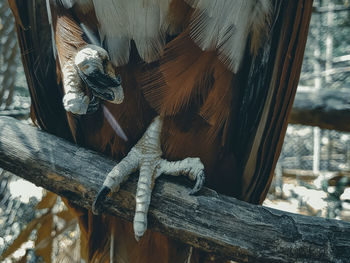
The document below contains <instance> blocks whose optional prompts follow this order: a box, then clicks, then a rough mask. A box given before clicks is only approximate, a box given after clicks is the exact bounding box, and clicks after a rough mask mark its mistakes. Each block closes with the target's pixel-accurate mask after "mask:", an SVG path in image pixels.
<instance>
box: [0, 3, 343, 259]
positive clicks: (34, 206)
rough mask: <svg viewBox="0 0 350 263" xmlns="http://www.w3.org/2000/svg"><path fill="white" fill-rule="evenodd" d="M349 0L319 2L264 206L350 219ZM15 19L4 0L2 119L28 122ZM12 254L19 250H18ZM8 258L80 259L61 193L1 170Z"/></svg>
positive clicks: (0, 244) (1, 250)
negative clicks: (8, 118)
mask: <svg viewBox="0 0 350 263" xmlns="http://www.w3.org/2000/svg"><path fill="white" fill-rule="evenodd" d="M349 35H350V0H315V1H314V9H313V16H312V20H311V25H310V31H309V37H308V42H307V46H306V51H305V58H304V62H303V68H302V73H301V78H300V83H299V87H298V91H297V96H296V100H295V103H294V106H293V111H292V114H291V117H290V124H289V126H288V130H287V134H286V137H285V142H284V146H283V150H282V153H281V156H280V159H279V161H278V164H277V168H276V171H275V177H274V180H273V183H272V185H271V189H270V192H269V195H268V198H267V200H266V201H265V203H264V205H266V206H269V207H273V208H277V209H280V210H285V211H289V212H294V213H300V214H305V215H313V216H322V217H328V218H336V219H341V220H347V221H350V133H349V132H350V37H349ZM29 107H30V98H29V93H28V90H27V87H26V82H25V77H24V72H23V68H22V65H21V59H20V54H19V50H18V46H17V38H16V33H15V30H14V24H13V17H12V14H11V12H10V10H9V7H8V4H7V1H3V0H1V1H0V116H11V117H15V118H17V119H20V120H22V121H24V122H27V123H30V121H29ZM13 252H15V253H13ZM1 254H2V255H3V256H4V255H6V256H8V257H7V259H6V260H5V262H80V258H79V231H78V228H77V225H76V222H75V220H74V219H73V218H72V217H71V216H70V215H69V214H68V213H67V212H66V208H65V206H64V205H63V203H62V202H61V201H60V198H57V196H55V195H52V194H51V193H47V192H46V191H44V190H43V189H41V188H38V187H36V186H34V185H33V184H31V183H29V182H26V181H24V180H23V179H20V178H19V177H16V176H15V175H13V174H10V173H8V172H6V171H4V170H2V169H1V168H0V255H1Z"/></svg>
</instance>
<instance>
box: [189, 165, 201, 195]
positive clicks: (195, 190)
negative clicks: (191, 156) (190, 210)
mask: <svg viewBox="0 0 350 263" xmlns="http://www.w3.org/2000/svg"><path fill="white" fill-rule="evenodd" d="M204 182H205V175H204V172H203V171H201V172H200V173H198V174H197V177H196V184H195V185H194V187H193V188H192V190H191V191H190V192H189V195H194V194H196V193H198V192H199V191H200V190H201V189H202V187H203V185H204Z"/></svg>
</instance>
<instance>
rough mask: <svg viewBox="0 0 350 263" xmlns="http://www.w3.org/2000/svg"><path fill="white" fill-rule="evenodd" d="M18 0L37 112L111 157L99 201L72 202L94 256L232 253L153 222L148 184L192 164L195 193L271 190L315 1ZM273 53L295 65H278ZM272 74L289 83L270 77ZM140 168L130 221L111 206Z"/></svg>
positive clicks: (246, 196)
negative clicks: (205, 247) (113, 195)
mask: <svg viewBox="0 0 350 263" xmlns="http://www.w3.org/2000/svg"><path fill="white" fill-rule="evenodd" d="M9 4H10V7H11V9H12V12H13V14H14V16H15V20H16V28H17V33H18V38H19V43H20V47H21V52H22V60H23V64H24V68H25V73H26V77H27V81H28V86H29V90H30V95H31V99H32V106H31V117H32V119H33V122H34V123H36V124H37V125H38V126H40V127H41V128H42V129H44V130H46V131H48V132H50V133H53V134H55V135H58V136H60V137H63V138H66V139H68V140H71V141H74V142H75V143H77V144H79V145H82V146H84V147H87V148H90V149H93V150H96V151H99V152H101V153H104V154H106V155H108V156H110V157H112V158H113V159H114V160H116V166H115V168H114V169H113V170H112V171H111V172H110V173H109V174H108V175H106V178H105V181H104V184H103V186H101V190H100V192H99V193H98V194H97V196H96V198H95V201H94V204H93V206H92V209H91V210H87V209H84V208H80V207H77V206H75V205H74V204H70V203H69V202H68V205H69V207H70V208H71V210H72V211H73V212H74V213H75V215H76V216H77V217H78V218H79V225H80V229H81V233H82V238H81V239H82V244H83V245H82V257H83V258H84V259H85V261H86V262H213V261H216V262H224V260H223V259H220V257H219V256H218V257H215V256H213V255H211V254H208V253H206V252H204V251H201V250H198V249H193V248H191V247H190V246H189V245H186V244H182V243H180V242H179V241H177V240H173V239H170V238H168V237H166V236H164V235H163V234H161V233H158V232H155V231H152V230H147V211H148V206H149V204H150V202H151V192H152V188H153V187H154V184H156V183H157V182H156V179H157V178H158V177H159V176H162V175H163V174H168V175H172V176H185V177H187V178H188V179H190V180H191V181H193V184H194V187H193V189H192V190H191V191H190V194H200V189H201V187H202V186H203V185H205V186H207V187H209V188H212V189H214V190H215V191H217V192H219V193H221V194H225V195H229V196H233V197H236V198H238V199H241V200H244V201H247V202H251V203H255V204H261V203H262V201H263V200H264V198H265V197H266V194H267V191H268V189H269V185H270V183H271V180H272V175H273V169H274V166H275V165H276V161H277V157H278V154H279V152H280V150H281V145H282V142H283V136H284V134H285V131H286V125H287V116H288V112H289V111H290V109H291V102H292V100H293V98H294V94H295V90H296V85H297V81H295V80H297V79H298V77H299V74H300V70H298V69H299V68H300V67H301V61H302V59H300V58H302V56H303V50H304V48H305V43H306V35H307V27H308V22H309V20H310V14H311V5H312V1H305V0H299V1H292V2H290V3H287V1H281V2H278V1H273V0H215V1H214V0H103V1H99V0H46V1H43V0H33V2H32V3H30V4H28V3H27V1H23V0H9ZM41 10H45V12H42V11H41ZM286 10H287V11H286ZM43 13H45V14H46V16H45V15H43ZM286 13H289V15H290V18H286V17H284V16H283V14H286ZM297 14H298V15H297ZM294 21H297V23H299V24H300V25H301V26H300V28H297V27H295V25H294V24H293V22H294ZM301 29H302V30H301ZM282 30H289V31H290V32H291V33H292V34H290V36H289V35H288V34H283V33H285V32H283V31H282ZM281 32H282V33H281ZM293 36H294V38H293ZM43 47H45V48H43ZM281 50H282V51H284V50H287V52H281ZM291 52H293V54H294V55H295V59H294V60H293V59H290V54H291ZM286 53H288V54H287V55H286ZM276 57H278V58H280V59H281V61H287V62H286V65H291V66H290V67H288V66H285V65H284V66H283V67H282V69H283V71H278V70H277V71H274V69H275V68H276V65H280V64H279V63H280V62H279V60H276ZM282 58H284V59H286V60H282ZM276 72H277V73H276ZM283 74H284V75H283ZM276 75H277V76H282V75H283V76H284V77H285V79H284V80H280V83H282V82H283V81H285V82H286V83H283V84H280V83H279V82H278V80H277V82H276V83H275V85H270V83H271V79H273V78H275V79H276ZM288 77H290V79H291V80H288ZM277 79H278V77H277ZM134 172H138V173H139V181H138V187H137V191H136V208H135V217H134V222H133V223H130V222H126V221H123V220H122V219H118V218H115V217H113V216H109V215H105V214H103V203H104V201H105V200H106V198H107V196H108V194H109V193H110V192H117V191H118V189H119V186H120V184H121V183H122V182H123V181H124V180H126V179H127V178H128V176H130V175H131V174H132V173H134Z"/></svg>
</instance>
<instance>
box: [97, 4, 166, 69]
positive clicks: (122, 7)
mask: <svg viewBox="0 0 350 263" xmlns="http://www.w3.org/2000/svg"><path fill="white" fill-rule="evenodd" d="M170 2H171V0H103V1H101V0H93V3H94V6H95V13H96V16H97V19H98V21H99V26H100V28H99V31H100V35H101V39H102V40H105V41H106V44H107V49H108V51H109V53H110V55H111V57H112V60H113V62H114V63H115V64H116V65H123V64H125V63H127V62H128V59H129V49H130V41H131V40H134V41H135V44H136V47H137V50H138V52H139V54H140V56H141V58H142V59H143V60H144V61H146V62H151V61H153V60H155V59H156V58H157V57H158V56H159V53H160V51H161V50H162V49H163V47H164V43H165V40H164V38H165V37H164V36H165V30H166V29H167V19H166V18H167V13H168V11H169V10H168V9H169V4H170ZM126 51H127V52H126Z"/></svg>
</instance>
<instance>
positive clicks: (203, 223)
mask: <svg viewBox="0 0 350 263" xmlns="http://www.w3.org/2000/svg"><path fill="white" fill-rule="evenodd" d="M0 126H1V127H2V128H1V130H0V166H1V167H3V168H4V169H6V170H8V171H11V172H13V173H15V174H17V175H19V176H21V177H23V178H25V179H27V180H29V181H31V182H33V183H35V184H37V185H40V186H42V187H44V188H46V189H48V190H50V191H53V192H55V193H57V194H59V195H61V196H64V197H66V198H68V199H69V200H70V201H72V202H74V203H76V204H78V205H80V206H82V207H85V208H90V206H91V203H92V200H93V198H94V196H95V195H96V192H97V190H98V189H99V187H100V186H101V185H102V182H103V180H104V177H105V176H106V174H107V173H108V172H109V171H110V170H111V169H112V168H113V166H114V165H115V162H114V161H112V160H110V159H107V158H105V157H103V156H102V155H100V154H98V153H95V152H93V151H90V150H86V149H83V148H80V147H77V146H75V145H73V144H71V143H69V142H67V141H65V140H63V139H60V138H57V137H54V136H52V135H49V134H46V133H44V132H41V131H39V130H38V129H37V128H35V127H32V126H29V125H26V124H23V123H21V122H20V121H17V120H15V119H12V118H8V117H0ZM135 188H136V178H135V177H133V179H131V180H129V181H128V182H126V183H125V184H124V185H123V186H122V187H121V189H120V191H119V192H118V193H116V194H114V195H113V197H112V198H111V199H109V200H108V201H107V202H106V204H105V209H106V210H107V211H108V213H110V214H113V215H115V216H118V217H121V218H124V219H127V220H130V221H131V220H132V218H133V213H134V212H133V211H134V206H135V202H134V198H135V195H134V193H135ZM189 190H190V186H189V182H185V181H181V182H179V181H177V182H176V183H175V181H174V179H173V178H170V177H169V178H168V177H163V178H160V179H159V180H158V181H157V183H156V186H155V189H154V193H153V195H152V201H151V206H150V212H149V221H150V222H149V223H150V225H149V227H150V228H152V229H154V230H157V231H160V232H163V233H165V234H166V235H168V236H170V237H173V238H176V239H178V240H181V241H182V242H185V243H187V244H190V245H192V246H194V247H196V248H201V249H203V250H205V251H208V252H213V253H218V254H220V255H221V256H223V257H225V258H228V259H234V260H238V261H242V262H247V261H252V262H256V261H261V262H290V261H291V259H293V261H299V262H345V261H347V260H348V259H349V258H350V223H346V222H342V221H336V220H329V219H324V218H318V217H307V216H302V215H296V214H291V213H285V212H281V211H278V210H274V209H270V208H266V207H262V206H256V205H251V204H248V203H245V202H241V201H238V200H236V199H234V198H231V197H227V196H223V195H219V194H216V192H214V191H212V190H209V189H207V188H205V189H204V190H203V191H201V193H200V195H198V196H189V195H188V191H189Z"/></svg>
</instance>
